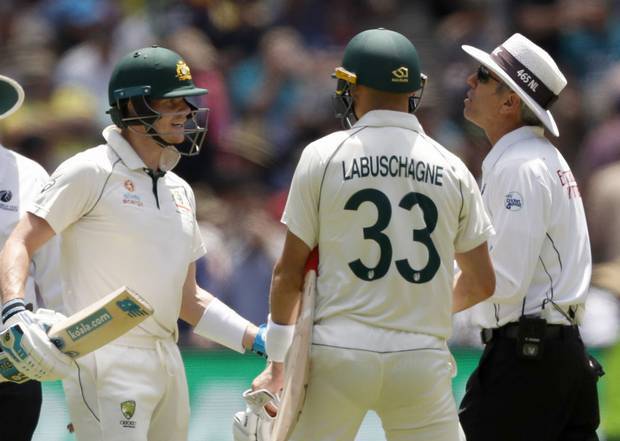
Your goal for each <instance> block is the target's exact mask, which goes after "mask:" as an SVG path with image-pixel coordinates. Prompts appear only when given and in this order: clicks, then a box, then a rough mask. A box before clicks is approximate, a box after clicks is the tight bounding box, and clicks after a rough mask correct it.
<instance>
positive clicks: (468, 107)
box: [463, 66, 511, 129]
mask: <svg viewBox="0 0 620 441" xmlns="http://www.w3.org/2000/svg"><path fill="white" fill-rule="evenodd" d="M467 85H468V86H469V90H468V91H467V97H466V98H465V100H464V109H463V115H464V116H465V119H467V120H468V121H470V122H472V123H474V124H476V125H477V126H478V127H480V128H482V129H486V128H488V127H491V126H493V125H494V124H495V122H496V121H497V118H498V117H499V116H500V114H501V112H502V106H503V104H504V103H505V99H506V96H507V95H508V94H509V93H510V92H511V91H510V89H509V88H508V87H507V86H506V85H505V84H504V83H502V82H501V81H500V80H499V79H498V78H497V77H496V76H495V75H494V74H493V73H492V72H490V71H489V70H488V69H487V68H486V67H484V66H480V67H479V68H478V70H477V71H476V72H475V73H472V74H471V75H469V77H467Z"/></svg>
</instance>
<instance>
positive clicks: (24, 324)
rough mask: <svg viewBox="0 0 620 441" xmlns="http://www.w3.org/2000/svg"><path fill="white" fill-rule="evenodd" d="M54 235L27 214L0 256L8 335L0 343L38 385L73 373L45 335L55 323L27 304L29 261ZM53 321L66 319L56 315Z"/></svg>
mask: <svg viewBox="0 0 620 441" xmlns="http://www.w3.org/2000/svg"><path fill="white" fill-rule="evenodd" d="M54 234H55V233H54V230H53V229H52V228H51V227H50V225H49V224H48V222H47V221H46V220H45V219H42V218H40V217H38V216H36V215H34V214H32V213H26V215H25V216H24V217H23V218H22V219H21V220H20V221H19V222H18V224H17V226H16V227H15V229H14V230H13V232H12V233H11V235H10V236H9V238H8V239H7V241H6V243H5V245H4V248H3V249H2V252H1V253H0V286H1V290H2V324H3V326H4V327H5V328H6V330H5V331H4V332H5V333H7V334H5V335H4V337H3V338H2V339H0V343H1V345H2V349H3V351H4V352H5V353H6V354H7V355H8V356H9V357H10V359H11V362H12V364H13V365H14V366H15V367H16V368H17V369H18V370H19V371H20V372H22V373H23V374H25V375H26V376H27V377H29V378H33V379H35V380H39V381H44V380H58V379H62V378H65V377H66V376H68V375H69V374H70V373H71V372H72V369H73V363H72V361H71V359H70V358H69V357H67V356H66V355H65V354H63V353H62V352H60V351H59V350H58V349H57V348H56V347H55V346H54V344H53V343H52V342H51V341H50V339H49V338H48V336H47V334H46V330H47V329H48V327H49V326H51V325H52V324H53V321H50V320H47V319H45V318H44V316H43V315H40V314H33V313H32V312H30V311H28V310H27V309H26V305H25V304H24V294H25V292H24V291H25V286H26V280H27V278H28V269H29V266H30V260H31V258H32V256H33V255H34V253H35V252H36V251H37V250H38V249H39V248H41V246H43V244H45V243H46V242H48V241H49V240H50V239H51V238H52V237H53V236H54ZM50 317H51V316H50ZM53 317H59V318H62V317H64V316H62V315H61V314H54V315H53Z"/></svg>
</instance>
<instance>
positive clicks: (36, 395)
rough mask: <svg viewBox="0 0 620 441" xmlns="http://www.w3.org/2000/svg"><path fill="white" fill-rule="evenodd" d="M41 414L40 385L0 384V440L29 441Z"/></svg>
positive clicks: (33, 383) (36, 383)
mask: <svg viewBox="0 0 620 441" xmlns="http://www.w3.org/2000/svg"><path fill="white" fill-rule="evenodd" d="M40 412H41V383H39V382H38V381H27V382H26V383H22V384H17V383H10V382H7V383H0V440H1V441H30V440H31V439H32V435H33V434H34V430H35V429H36V427H37V422H38V421H39V413H40Z"/></svg>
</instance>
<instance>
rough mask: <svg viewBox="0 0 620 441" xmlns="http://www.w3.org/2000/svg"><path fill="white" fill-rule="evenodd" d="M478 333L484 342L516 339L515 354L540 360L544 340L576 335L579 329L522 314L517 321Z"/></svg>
mask: <svg viewBox="0 0 620 441" xmlns="http://www.w3.org/2000/svg"><path fill="white" fill-rule="evenodd" d="M480 335H481V337H482V343H484V344H487V343H489V342H490V341H491V340H493V339H494V338H508V339H513V340H516V342H517V354H518V356H519V357H520V358H524V359H528V360H540V359H541V358H542V355H543V351H544V345H545V340H554V339H557V338H562V337H569V336H574V337H578V335H579V330H578V328H577V327H576V326H570V325H568V326H567V325H557V324H549V323H547V322H546V321H545V319H542V318H540V317H537V316H525V315H523V316H521V317H520V318H519V321H518V322H511V323H508V324H506V325H504V326H502V327H500V328H492V329H483V330H482V332H481V334H480Z"/></svg>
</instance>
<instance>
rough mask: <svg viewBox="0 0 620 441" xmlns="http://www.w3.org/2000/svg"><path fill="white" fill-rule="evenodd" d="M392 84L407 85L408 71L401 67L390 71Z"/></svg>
mask: <svg viewBox="0 0 620 441" xmlns="http://www.w3.org/2000/svg"><path fill="white" fill-rule="evenodd" d="M392 75H393V77H392V82H394V83H407V82H409V69H407V68H406V67H404V66H402V67H399V68H398V69H396V70H393V71H392Z"/></svg>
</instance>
